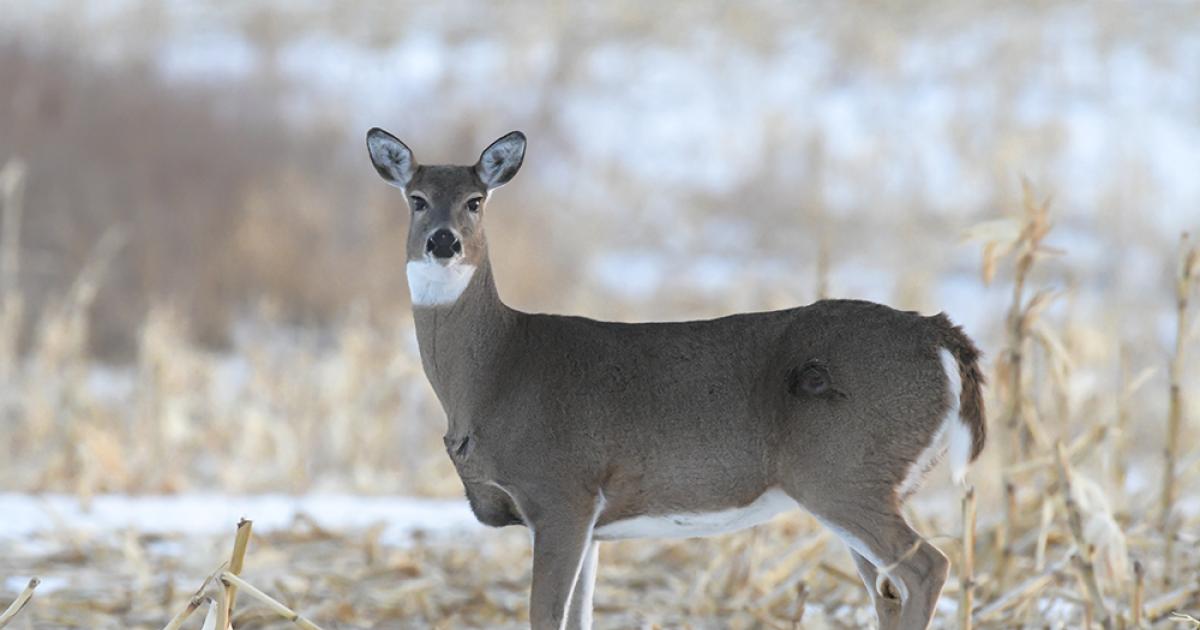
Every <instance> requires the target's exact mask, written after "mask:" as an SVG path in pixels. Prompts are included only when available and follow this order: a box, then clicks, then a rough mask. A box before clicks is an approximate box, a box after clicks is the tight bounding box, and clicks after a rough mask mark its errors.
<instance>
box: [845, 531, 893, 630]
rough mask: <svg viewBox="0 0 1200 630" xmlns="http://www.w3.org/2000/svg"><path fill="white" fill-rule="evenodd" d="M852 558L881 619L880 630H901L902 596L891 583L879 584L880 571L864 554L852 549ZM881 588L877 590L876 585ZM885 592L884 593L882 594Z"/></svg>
mask: <svg viewBox="0 0 1200 630" xmlns="http://www.w3.org/2000/svg"><path fill="white" fill-rule="evenodd" d="M846 548H847V549H849V550H850V556H851V557H853V558H854V566H855V567H856V568H857V569H858V575H859V577H861V578H862V581H863V584H864V585H865V586H866V587H867V593H868V594H869V595H870V596H871V602H872V603H873V604H875V616H876V617H878V618H879V630H899V628H900V594H899V593H897V592H896V589H895V588H894V587H893V586H892V585H891V583H888V582H884V583H880V582H879V571H877V570H876V569H875V565H873V564H871V561H870V560H867V559H866V557H864V556H863V555H862V554H860V553H858V552H857V551H855V550H854V549H852V548H850V547H846ZM877 584H878V585H879V586H880V588H878V589H877V588H876V585H877ZM880 591H883V592H880Z"/></svg>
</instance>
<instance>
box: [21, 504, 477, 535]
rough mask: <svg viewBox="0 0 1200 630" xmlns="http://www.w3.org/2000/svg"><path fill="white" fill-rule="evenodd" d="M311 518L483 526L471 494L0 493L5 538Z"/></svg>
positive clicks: (193, 531) (322, 522) (195, 530)
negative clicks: (441, 496)
mask: <svg viewBox="0 0 1200 630" xmlns="http://www.w3.org/2000/svg"><path fill="white" fill-rule="evenodd" d="M299 517H305V518H308V519H311V520H312V521H313V522H315V523H316V524H317V525H318V526H320V527H322V528H325V529H328V530H331V531H346V530H355V529H365V528H367V527H372V526H375V525H377V524H381V525H383V526H384V527H385V529H384V531H383V534H382V536H381V538H380V540H381V542H384V543H388V544H403V543H404V542H405V541H406V540H407V539H408V537H409V536H411V535H412V534H413V533H414V532H417V531H421V532H440V533H448V534H453V533H460V532H463V531H469V530H473V529H477V528H479V527H481V526H480V525H479V524H478V522H477V521H476V520H475V517H474V516H473V515H472V514H471V511H470V509H469V507H468V506H467V502H466V500H452V499H417V498H410V497H382V496H358V495H346V494H306V495H302V496H288V495H282V494H268V495H254V496H230V495H222V494H203V493H194V494H193V493H189V494H182V495H166V496H128V495H99V496H95V497H91V498H90V499H88V500H86V501H83V500H81V499H79V498H78V497H74V496H70V495H61V494H46V495H34V494H14V493H4V494H0V545H3V544H4V541H5V540H7V541H9V542H10V543H11V542H13V541H15V540H19V539H28V538H33V537H36V536H39V535H56V534H60V533H67V534H70V535H72V536H75V537H85V538H90V537H100V536H107V535H115V534H119V533H122V532H124V531H127V530H133V531H135V532H137V533H139V534H163V535H168V534H180V535H188V536H200V535H213V534H222V533H227V532H232V531H233V529H234V526H235V525H236V524H237V522H238V520H239V519H242V518H247V519H250V520H252V521H254V528H255V531H258V532H260V533H261V532H271V531H276V530H280V529H285V528H288V527H290V526H292V525H293V524H294V523H295V522H296V520H297V518H299Z"/></svg>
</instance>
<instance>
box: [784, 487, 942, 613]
mask: <svg viewBox="0 0 1200 630" xmlns="http://www.w3.org/2000/svg"><path fill="white" fill-rule="evenodd" d="M792 496H793V498H796V500H797V501H798V502H799V503H800V504H801V505H803V506H804V507H805V508H806V509H808V510H809V512H811V513H812V514H813V516H815V517H816V518H817V520H819V521H821V523H822V524H823V525H825V526H826V527H828V528H829V529H831V530H833V532H834V533H836V534H837V536H838V537H839V538H841V539H842V541H843V542H844V543H845V544H846V546H848V547H850V549H851V551H852V553H853V554H854V555H855V556H856V557H855V564H856V565H858V568H859V574H860V575H861V576H862V577H863V579H864V581H867V580H868V579H869V578H871V579H873V581H874V584H868V589H869V590H870V591H871V599H872V601H874V602H875V608H876V612H877V613H878V614H879V617H880V618H879V622H880V627H881V628H889V627H896V628H903V629H904V630H910V629H915V630H920V629H922V628H928V627H929V624H930V622H931V621H932V619H933V612H934V607H935V606H936V605H937V600H938V597H939V596H940V595H941V593H942V586H943V585H944V584H945V582H946V576H947V574H948V573H949V570H950V562H949V560H947V559H946V556H945V555H943V554H942V552H941V551H938V549H937V548H936V547H934V546H933V545H931V544H929V542H927V541H926V540H925V539H923V538H922V537H921V536H920V535H919V534H918V533H917V532H915V531H913V529H912V528H911V527H909V525H908V523H907V522H905V520H904V517H903V516H901V515H900V512H899V506H898V505H897V502H896V500H895V495H894V494H892V493H890V492H889V493H878V494H876V493H868V494H864V493H862V488H861V487H859V488H842V489H839V491H838V492H829V493H822V498H820V499H817V498H814V497H813V496H811V495H810V496H804V495H803V494H801V493H797V494H793V495H792ZM860 557H861V560H860ZM872 574H873V577H872ZM897 598H898V599H899V601H898V602H896V601H895V600H896V599H897ZM889 623H890V624H893V625H891V626H889V625H888V624H889Z"/></svg>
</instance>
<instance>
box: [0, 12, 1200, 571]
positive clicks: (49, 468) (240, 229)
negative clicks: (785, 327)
mask: <svg viewBox="0 0 1200 630" xmlns="http://www.w3.org/2000/svg"><path fill="white" fill-rule="evenodd" d="M371 126H381V127H384V128H387V129H388V130H390V131H391V132H392V133H394V134H395V135H397V136H398V137H400V138H402V139H403V140H404V141H405V142H406V143H407V144H408V145H409V146H410V147H412V148H413V150H414V152H415V154H416V156H417V158H418V160H419V161H421V162H424V163H472V162H473V161H474V160H475V159H476V157H477V156H478V153H479V151H480V150H481V149H482V148H483V147H484V146H486V145H487V144H488V143H489V142H490V141H491V140H493V139H494V138H496V137H498V136H500V135H502V134H503V133H505V132H507V131H509V130H511V129H521V130H523V131H525V132H526V134H527V135H528V137H529V138H530V143H529V150H528V154H527V158H526V161H525V165H524V167H523V170H522V171H521V173H520V175H519V176H518V177H517V179H516V180H515V181H514V182H513V183H512V184H510V185H509V186H507V187H506V188H504V189H503V190H502V191H500V192H499V193H498V194H497V195H495V197H494V199H493V201H492V202H491V205H490V207H489V208H490V211H489V216H488V223H487V229H488V231H489V240H490V243H491V255H492V260H493V262H494V265H495V269H496V276H497V281H498V284H499V288H500V292H501V295H502V297H503V298H504V299H505V300H506V301H507V302H509V303H510V304H511V305H513V306H515V307H517V308H520V309H524V310H532V311H549V312H561V313H573V314H582V315H587V316H591V317H596V318H605V319H618V320H627V321H636V320H649V319H686V318H701V317H711V316H717V315H721V314H726V313H729V312H733V311H741V310H761V309H772V308H783V307H789V306H793V305H798V304H805V303H809V302H811V301H813V300H816V299H818V298H820V297H852V298H863V299H870V300H875V301H881V302H885V303H888V304H891V305H894V306H896V307H899V308H905V309H915V310H920V311H922V312H925V313H934V312H937V311H941V310H944V311H946V312H948V313H949V314H950V315H951V316H952V317H953V318H954V319H955V320H956V321H958V322H959V323H962V324H963V325H964V326H965V327H966V329H967V331H968V332H969V333H970V334H971V335H973V336H974V337H975V338H976V339H978V340H979V341H980V342H981V345H982V347H983V349H984V351H985V353H986V354H987V357H988V359H987V360H988V362H989V366H990V367H989V370H992V369H995V370H996V377H994V378H993V382H997V381H999V382H1003V381H1004V380H1005V379H1006V378H1007V373H1006V372H1003V371H1002V367H1003V366H1000V365H997V361H999V359H1000V358H1001V357H1003V356H1005V354H1004V353H1005V347H1006V345H1005V344H1006V343H1009V344H1011V339H1010V337H1009V334H1010V328H1009V327H1008V324H1006V322H1007V321H1009V318H1010V312H1009V311H1010V309H1011V305H1012V303H1013V299H1014V297H1013V296H1014V288H1013V282H1014V275H1013V271H1012V269H1013V264H1012V259H1011V256H1009V257H1007V258H1006V257H1001V256H999V255H1000V254H1003V253H1005V251H1006V245H1009V244H1012V243H1013V242H1017V241H1019V237H1020V234H1021V229H1022V225H1023V223H1022V221H1023V220H1025V219H1024V218H1023V217H1028V216H1029V210H1030V207H1031V206H1039V204H1041V203H1042V202H1043V201H1045V200H1047V199H1050V200H1051V201H1050V202H1049V208H1050V214H1049V218H1050V221H1051V222H1052V224H1053V227H1052V229H1051V231H1050V233H1049V235H1048V236H1046V238H1045V242H1044V248H1043V250H1044V251H1043V253H1044V254H1045V255H1040V256H1038V260H1037V264H1036V265H1035V266H1034V267H1033V269H1032V270H1031V271H1030V272H1029V275H1028V279H1025V278H1022V283H1023V284H1024V285H1025V287H1026V288H1025V291H1026V292H1025V294H1024V295H1025V298H1024V299H1028V298H1029V296H1031V295H1034V294H1035V293H1036V292H1037V291H1040V290H1042V289H1046V290H1049V291H1053V292H1054V293H1053V299H1047V300H1046V302H1045V304H1044V305H1041V304H1039V308H1038V314H1039V317H1040V318H1041V319H1040V321H1041V322H1042V323H1041V324H1040V326H1041V328H1039V330H1040V331H1041V332H1038V333H1037V334H1032V335H1031V336H1030V339H1031V341H1029V344H1030V345H1031V346H1036V347H1035V348H1034V349H1032V350H1030V352H1035V351H1036V353H1040V354H1037V356H1033V358H1032V359H1031V360H1030V365H1031V366H1032V367H1031V368H1029V369H1028V370H1027V372H1026V374H1025V376H1024V377H1023V378H1024V379H1026V381H1032V382H1033V383H1034V385H1035V386H1036V387H1037V388H1040V387H1041V386H1042V385H1046V388H1045V389H1044V390H1042V389H1035V390H1033V391H1035V393H1032V394H1030V395H1029V397H1030V399H1031V401H1032V402H1031V404H1032V405H1033V409H1034V410H1035V411H1037V414H1038V416H1039V417H1041V418H1042V420H1043V422H1045V423H1047V425H1048V426H1049V427H1050V428H1049V429H1048V435H1049V436H1050V438H1051V439H1055V438H1057V439H1064V440H1071V439H1073V438H1074V437H1076V436H1078V435H1080V434H1081V433H1083V432H1085V431H1087V430H1089V429H1090V428H1091V427H1094V426H1098V425H1100V424H1103V423H1105V422H1109V420H1110V418H1112V417H1116V416H1117V415H1118V411H1119V410H1124V411H1123V412H1122V413H1125V417H1124V418H1125V419H1124V421H1125V422H1127V423H1130V424H1128V425H1123V426H1132V427H1135V428H1134V429H1133V430H1130V431H1129V432H1128V433H1126V434H1123V435H1125V437H1124V438H1122V440H1123V441H1122V442H1121V443H1120V449H1121V450H1114V451H1113V452H1114V453H1120V454H1121V459H1120V460H1119V461H1114V460H1113V459H1112V458H1111V457H1110V458H1109V459H1106V460H1104V461H1102V462H1101V461H1097V462H1092V464H1095V465H1096V466H1098V467H1101V468H1103V469H1104V470H1105V471H1107V472H1105V473H1104V474H1105V475H1109V477H1106V479H1107V478H1110V477H1111V479H1118V477H1115V476H1112V473H1111V470H1112V469H1113V468H1120V469H1122V470H1124V469H1126V468H1128V469H1134V468H1137V469H1138V470H1140V471H1141V472H1140V473H1138V474H1136V475H1133V477H1134V478H1133V480H1132V481H1131V480H1129V479H1126V478H1125V477H1120V478H1119V490H1112V491H1111V492H1110V493H1109V494H1110V497H1111V500H1112V501H1113V503H1114V504H1115V506H1114V507H1113V510H1115V511H1116V512H1117V513H1118V515H1119V514H1120V513H1122V510H1126V512H1125V513H1126V514H1128V513H1129V511H1130V510H1131V511H1132V512H1134V513H1136V512H1137V511H1138V510H1139V509H1141V508H1139V507H1137V506H1136V505H1133V506H1130V505H1128V504H1127V502H1128V498H1129V497H1135V496H1137V495H1138V494H1139V493H1144V492H1147V491H1148V489H1150V488H1156V487H1157V483H1158V475H1160V474H1161V473H1160V472H1159V470H1160V468H1156V466H1158V464H1157V463H1156V462H1157V461H1158V459H1159V457H1160V455H1159V454H1160V453H1161V451H1162V449H1163V444H1164V441H1165V440H1167V434H1166V431H1167V422H1166V421H1165V420H1164V418H1165V417H1166V416H1167V414H1168V406H1169V398H1168V396H1167V395H1166V392H1167V389H1168V380H1169V378H1170V375H1169V374H1168V370H1167V365H1168V362H1169V360H1170V358H1171V356H1173V353H1174V352H1175V350H1174V348H1175V347H1176V339H1177V337H1178V334H1177V332H1178V330H1180V327H1179V326H1178V322H1177V319H1178V313H1177V309H1176V304H1177V295H1176V289H1175V287H1176V278H1177V276H1178V274H1179V270H1180V264H1181V263H1180V257H1179V255H1178V251H1179V243H1180V234H1181V232H1183V231H1186V230H1193V231H1195V230H1197V229H1200V9H1198V8H1197V6H1196V5H1195V4H1192V3H1154V4H1150V5H1146V4H1134V3H1116V2H1102V3H1076V2H1017V3H1002V4H996V3H990V2H974V1H972V2H954V3H942V2H933V1H922V2H913V3H889V2H869V3H856V4H843V3H790V2H789V3H784V2H753V3H738V4H736V5H734V6H725V5H724V4H721V3H649V4H648V3H644V2H633V1H618V2H611V3H603V4H582V3H580V4H576V3H569V2H549V3H537V4H534V3H492V2H450V3H419V2H399V3H394V2H364V3H353V4H346V3H337V2H328V1H324V0H306V1H304V2H282V1H279V0H254V1H249V2H238V3H208V2H198V1H191V0H179V1H169V2H160V1H150V0H104V1H92V2H76V1H70V0H45V1H37V2H33V1H30V2H20V1H17V2H6V3H5V5H4V9H3V15H0V168H3V175H2V176H0V186H2V188H0V195H2V196H0V201H2V202H3V204H4V206H3V211H4V215H3V217H4V218H3V224H2V227H0V248H2V249H0V282H2V283H3V284H2V286H0V299H2V304H0V375H2V376H3V388H2V390H0V397H2V398H0V411H2V415H0V490H5V491H22V492H44V491H54V492H71V493H77V494H80V495H82V496H88V495H91V494H93V493H109V492H119V493H134V494H141V493H150V494H157V493H173V492H185V491H186V492H198V491H203V492H219V493H258V492H287V493H305V492H311V491H336V492H349V493H366V494H393V493H399V494H405V495H429V496H444V497H457V496H458V495H459V492H460V487H459V485H458V482H457V479H456V478H455V477H454V476H453V469H452V468H451V466H450V464H449V462H448V461H447V460H446V458H445V457H444V455H443V453H442V447H441V441H440V436H441V434H442V431H443V430H444V419H443V415H442V412H441V410H440V408H439V407H438V406H437V404H436V400H434V398H433V396H432V394H431V392H430V391H429V390H428V386H427V385H426V383H425V380H424V377H423V374H422V373H421V370H420V363H419V359H418V358H417V355H416V346H415V338H414V335H413V332H412V324H411V318H410V316H409V311H408V292H407V287H406V285H405V282H406V280H405V274H404V273H403V270H402V267H403V263H404V259H405V254H404V251H403V250H404V235H405V231H406V229H407V212H408V211H407V209H406V207H405V206H404V204H403V200H402V199H401V197H400V195H399V194H398V193H397V192H396V191H394V190H393V189H391V188H389V187H388V186H386V185H385V184H384V183H383V182H382V181H380V180H379V178H378V176H377V175H376V174H375V173H374V171H373V169H372V168H371V167H370V164H369V161H368V159H367V155H366V151H365V148H364V142H363V137H364V134H365V131H366V129H368V128H369V127H371ZM1023 182H1024V184H1023ZM1039 207H1040V206H1039ZM985 253H990V254H991V255H993V256H992V257H991V258H989V257H988V256H985ZM985 261H986V264H985ZM988 276H993V277H990V278H989V277H988ZM985 280H990V282H989V281H985ZM1016 295H1018V296H1020V295H1021V294H1020V293H1017V294H1016ZM1049 295H1050V294H1049V293H1047V294H1046V296H1049ZM1018 303H1020V300H1018ZM1042 306H1044V308H1041V307H1042ZM1191 330H1193V329H1192V328H1186V327H1184V332H1185V333H1187V332H1188V331H1191ZM1180 365H1181V368H1180V369H1179V370H1178V374H1179V375H1180V376H1179V380H1180V382H1181V383H1182V384H1183V390H1184V391H1185V392H1188V391H1195V389H1196V386H1197V385H1198V384H1200V370H1198V369H1196V367H1197V365H1196V361H1195V359H1191V358H1188V357H1187V356H1186V355H1184V356H1183V357H1182V358H1181V359H1180ZM1138 378H1140V379H1141V380H1138ZM1131 383H1132V384H1134V385H1136V387H1128V386H1129V385H1130V384H1131ZM1051 385H1052V386H1051ZM997 392H1001V390H1000V389H998V388H994V390H993V392H992V393H990V394H989V396H991V397H992V399H990V400H989V403H990V404H991V406H992V409H993V410H994V411H993V414H992V416H993V418H999V417H1000V416H1001V415H1003V414H1002V410H1003V409H1004V408H1005V405H1006V403H1005V402H1004V401H1003V400H1002V399H998V398H997V397H998V396H1000V395H1001V394H1000V393H997ZM1114 401H1119V402H1114ZM1198 402H1200V396H1195V397H1193V399H1192V400H1187V399H1186V398H1185V399H1184V402H1183V405H1184V411H1185V412H1186V413H1184V414H1183V416H1184V417H1185V418H1186V417H1188V416H1190V417H1191V418H1196V417H1200V413H1198V411H1200V410H1198V408H1197V403H1198ZM1182 431H1184V433H1182V435H1184V436H1194V434H1195V422H1194V421H1192V422H1190V423H1189V422H1186V421H1185V422H1184V425H1183V429H1182ZM998 434H999V433H998ZM1001 439H1002V438H997V439H996V441H994V442H993V444H992V446H991V447H990V449H989V451H988V452H987V454H986V455H985V461H986V462H990V464H987V465H990V466H995V467H996V468H995V470H997V471H999V470H1001V467H1003V466H1007V465H1009V464H1011V463H1012V462H1013V461H1015V460H1016V459H1017V454H1015V453H1012V452H1011V451H1006V450H1005V446H1004V442H1002V441H1001ZM1137 458H1143V459H1144V461H1145V464H1144V465H1141V464H1138V465H1134V464H1133V463H1132V462H1135V461H1139V462H1140V461H1143V459H1137ZM1100 459H1103V458H1100ZM1195 459H1196V458H1195V454H1194V453H1193V454H1192V458H1191V459H1187V458H1186V457H1185V458H1184V460H1183V463H1182V464H1180V466H1181V467H1182V468H1183V469H1184V470H1185V471H1186V472H1185V473H1183V474H1187V475H1191V476H1192V478H1195V476H1196V473H1197V472H1198V471H1197V470H1196V469H1197V466H1196V465H1195V463H1196V461H1195ZM1081 465H1084V464H1081ZM1098 474H1099V473H1098ZM1000 478H1001V476H1000V475H997V476H996V480H995V481H993V482H989V481H981V482H980V483H981V484H983V485H984V486H985V490H986V489H987V488H988V487H990V488H991V490H992V491H994V492H995V493H996V494H994V495H993V496H992V497H991V499H990V500H992V501H999V499H998V498H997V497H998V496H999V493H1001V492H1002V489H1001V482H1000V481H999V479H1000ZM939 482H940V477H939ZM1114 483H1115V482H1114ZM989 484H990V486H989ZM1182 486H1183V487H1184V488H1185V494H1186V493H1187V492H1190V493H1191V495H1190V496H1191V498H1192V499H1193V500H1195V499H1196V497H1195V486H1194V485H1192V486H1190V490H1187V488H1188V487H1189V486H1188V485H1187V484H1182ZM1194 502H1195V501H1194ZM946 505H947V506H949V508H950V510H951V512H953V511H954V510H955V509H957V499H956V498H952V499H949V500H948V503H946ZM1118 520H1120V517H1119V516H1118ZM1129 579H1132V578H1129Z"/></svg>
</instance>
